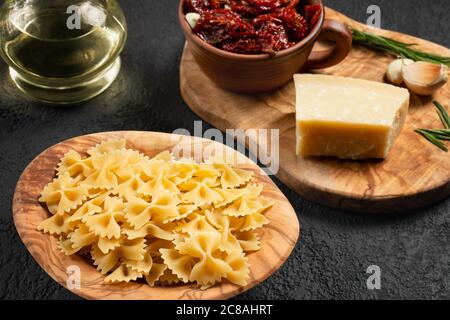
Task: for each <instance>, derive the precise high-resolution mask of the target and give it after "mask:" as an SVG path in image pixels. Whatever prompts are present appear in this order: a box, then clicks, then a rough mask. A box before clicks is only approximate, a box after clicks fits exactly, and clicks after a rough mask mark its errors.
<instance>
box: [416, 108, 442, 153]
mask: <svg viewBox="0 0 450 320" xmlns="http://www.w3.org/2000/svg"><path fill="white" fill-rule="evenodd" d="M433 103H434V105H435V106H436V109H437V113H438V115H439V119H441V122H442V124H443V125H444V128H445V129H418V130H416V132H417V133H418V134H420V135H422V136H423V137H424V138H425V139H427V140H428V141H430V142H431V143H432V144H434V145H435V146H436V147H438V148H439V149H441V150H443V151H445V152H448V148H447V146H446V145H445V144H444V141H450V117H449V115H448V113H447V110H445V108H444V106H442V105H441V104H440V103H439V102H437V101H433Z"/></svg>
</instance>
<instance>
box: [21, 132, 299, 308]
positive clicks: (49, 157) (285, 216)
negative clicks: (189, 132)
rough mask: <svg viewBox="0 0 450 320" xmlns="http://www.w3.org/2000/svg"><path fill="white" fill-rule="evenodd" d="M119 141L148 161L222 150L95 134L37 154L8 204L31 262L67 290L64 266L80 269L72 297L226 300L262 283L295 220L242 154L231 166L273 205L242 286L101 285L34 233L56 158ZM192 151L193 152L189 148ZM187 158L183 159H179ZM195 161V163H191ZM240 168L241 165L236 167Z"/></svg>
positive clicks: (84, 264) (295, 229) (288, 241)
mask: <svg viewBox="0 0 450 320" xmlns="http://www.w3.org/2000/svg"><path fill="white" fill-rule="evenodd" d="M114 139H125V140H126V142H127V148H131V149H134V150H138V151H140V152H142V153H144V154H145V155H147V156H149V157H152V156H155V155H157V154H158V153H160V152H162V151H166V150H169V151H172V150H173V148H174V147H177V149H176V150H199V149H198V148H199V147H201V146H202V147H203V148H204V150H206V148H211V146H213V147H220V148H219V149H215V150H220V149H222V150H224V149H223V148H222V147H224V148H227V147H225V146H224V145H220V146H219V145H218V143H217V142H213V141H211V140H205V139H201V138H193V137H188V136H179V135H173V134H167V133H155V132H139V131H123V132H109V133H97V134H92V135H87V136H81V137H77V138H73V139H70V140H67V141H64V142H61V143H59V144H57V145H55V146H53V147H51V148H49V149H47V150H45V151H44V152H43V153H41V154H40V155H39V156H38V157H37V158H36V159H34V160H33V161H32V162H31V163H30V165H29V166H28V167H27V168H26V169H25V171H24V173H23V174H22V176H21V178H20V180H19V182H18V183H17V187H16V191H15V193H14V201H13V215H14V223H15V225H16V228H17V231H18V233H19V235H20V237H21V239H22V241H23V243H24V244H25V246H26V247H27V248H28V251H29V252H30V253H31V254H32V256H33V257H34V259H35V260H36V261H37V263H38V264H39V265H40V266H41V267H42V268H43V269H44V270H45V271H46V272H47V273H48V274H49V275H50V276H51V277H52V278H53V279H54V280H55V281H57V282H59V283H60V284H61V285H62V286H64V287H66V288H67V287H68V285H67V279H68V273H67V270H69V269H68V268H69V267H70V266H78V267H79V268H80V271H81V273H80V275H81V283H80V288H79V289H77V288H68V289H69V290H71V291H72V292H73V293H75V294H77V295H79V296H81V297H84V298H88V299H121V300H123V299H133V300H135V299H158V300H174V299H183V300H184V299H214V300H217V299H226V298H230V297H232V296H235V295H237V294H240V293H242V292H244V291H246V290H248V289H250V288H252V287H254V286H255V285H257V284H259V283H260V282H262V281H264V280H265V279H266V278H268V277H269V276H270V275H271V274H272V273H274V272H275V271H276V270H277V269H278V268H280V266H281V265H282V264H283V263H284V262H285V261H286V259H287V258H288V257H289V255H290V254H291V252H292V250H293V248H294V247H295V244H296V242H297V240H298V237H299V233H300V226H299V222H298V219H297V215H296V213H295V211H294V209H293V208H292V206H291V205H290V203H289V201H288V200H287V199H286V197H285V196H284V195H283V194H282V193H281V191H280V190H279V189H278V188H277V187H276V185H275V184H274V183H273V182H272V180H271V179H270V178H269V177H268V176H267V175H266V174H265V173H264V171H262V170H261V169H260V168H259V167H258V166H257V165H256V164H255V163H254V162H251V161H249V160H248V159H246V158H244V159H243V158H242V157H244V156H243V155H242V154H240V153H237V152H236V151H234V150H232V149H229V148H228V149H227V150H230V151H231V152H232V153H233V154H235V155H236V156H237V157H238V158H237V159H239V157H241V158H240V159H243V160H247V161H240V162H239V164H238V165H237V167H239V168H242V169H246V170H251V171H253V172H254V181H255V182H256V183H258V184H262V185H263V186H264V190H263V195H264V196H266V197H269V198H271V199H272V200H274V202H275V205H274V206H273V207H272V208H271V209H270V210H268V211H267V213H265V215H266V217H267V218H268V219H269V220H270V223H269V224H268V225H266V226H265V227H263V228H261V230H260V231H259V232H260V234H259V235H260V238H261V240H260V241H261V249H260V250H259V251H257V252H254V253H250V254H249V255H247V257H248V259H249V265H250V279H249V282H248V285H247V286H246V287H239V286H237V285H234V284H231V283H229V282H226V281H224V282H222V283H221V284H220V285H217V286H214V287H212V288H209V289H207V290H200V289H198V288H196V287H195V286H194V285H178V286H173V287H150V286H148V285H147V284H146V283H136V282H134V283H125V284H106V283H104V282H103V280H104V278H105V276H104V275H102V274H101V273H100V271H97V270H96V268H95V267H94V266H93V265H92V262H89V261H87V260H85V259H83V258H82V257H80V256H78V255H73V256H65V255H64V254H63V253H62V252H61V251H59V249H58V247H57V238H56V237H53V236H50V235H48V234H44V233H42V232H41V231H38V230H37V226H38V224H39V223H40V222H42V221H43V220H45V219H46V218H48V217H49V216H50V214H49V213H48V211H47V209H46V208H45V207H44V206H42V205H41V204H40V203H39V202H38V198H39V195H40V192H41V191H42V189H43V188H44V186H45V185H47V184H48V183H49V182H51V181H52V179H53V177H54V176H55V174H56V171H55V170H56V165H57V164H58V162H59V160H60V158H61V157H62V156H63V155H64V154H66V153H67V152H68V151H70V150H75V151H77V152H78V153H80V154H81V155H83V156H85V155H86V151H87V150H88V149H89V148H91V147H93V146H95V145H97V144H98V143H100V142H102V141H106V140H114ZM192 148H193V149H192ZM182 156H189V154H185V153H184V154H182ZM197 160H201V159H197ZM241 163H245V164H241ZM69 283H70V282H69Z"/></svg>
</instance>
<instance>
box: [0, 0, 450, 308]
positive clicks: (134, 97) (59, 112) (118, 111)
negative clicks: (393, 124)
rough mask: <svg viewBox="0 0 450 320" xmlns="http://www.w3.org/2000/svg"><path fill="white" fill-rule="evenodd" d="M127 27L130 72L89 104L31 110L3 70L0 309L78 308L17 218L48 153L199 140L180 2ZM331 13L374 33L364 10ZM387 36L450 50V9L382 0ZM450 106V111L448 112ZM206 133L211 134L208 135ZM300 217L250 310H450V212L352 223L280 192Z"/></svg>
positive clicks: (130, 8) (152, 1)
mask: <svg viewBox="0 0 450 320" xmlns="http://www.w3.org/2000/svg"><path fill="white" fill-rule="evenodd" d="M121 3H122V5H123V7H124V10H125V12H126V16H127V18H128V23H129V31H130V33H129V41H128V43H127V46H126V49H125V51H124V53H123V55H122V58H123V69H122V72H121V74H120V76H119V78H118V80H117V81H116V82H115V83H114V84H113V86H112V88H111V89H110V90H108V91H107V92H106V93H105V94H103V95H102V96H100V97H98V98H96V99H94V100H92V101H90V102H88V103H84V104H80V105H76V106H72V107H66V108H54V107H49V106H45V105H42V104H39V103H35V102H32V101H30V100H29V99H28V98H27V97H25V96H24V95H22V94H21V93H20V92H18V90H17V89H16V88H15V87H14V86H13V85H12V83H11V81H10V80H9V78H8V76H7V72H6V71H7V68H6V66H5V64H4V63H3V62H2V63H0V150H1V152H0V190H2V192H0V253H1V254H0V298H1V299H15V298H16V299H17V298H18V299H77V297H76V296H75V295H73V294H72V293H70V292H69V291H67V290H65V289H64V288H62V287H60V286H59V285H58V284H56V283H55V282H53V281H52V280H51V279H50V278H49V277H48V276H47V275H46V273H45V272H44V271H42V270H41V269H40V268H39V266H38V265H37V264H36V263H35V262H34V260H33V259H32V258H31V257H30V255H29V254H28V252H27V250H26V249H25V247H24V246H23V244H22V243H21V241H20V239H19V237H18V235H17V233H16V231H15V228H14V225H13V222H12V213H11V201H12V194H13V192H14V187H15V184H16V182H17V180H18V178H19V176H20V173H21V172H22V170H23V169H24V168H25V167H26V165H27V164H28V163H29V162H30V161H31V160H32V159H33V158H34V157H35V156H36V155H38V154H39V153H40V152H41V151H42V150H44V149H45V148H47V147H49V146H51V145H53V144H55V143H57V142H59V141H61V140H63V139H67V138H70V137H73V136H78V135H82V134H86V133H92V132H99V131H106V130H108V131H109V130H151V131H164V132H172V131H173V130H175V129H177V128H187V129H189V130H193V123H194V121H195V120H199V119H198V118H197V117H196V116H195V115H194V114H193V113H192V112H191V111H190V110H189V109H188V108H187V106H186V105H185V104H184V102H183V101H182V99H181V97H180V93H179V88H178V86H179V84H178V76H179V74H178V63H179V59H180V54H181V50H182V47H183V42H184V40H183V37H182V34H181V32H180V30H179V28H178V25H177V16H176V6H177V1H176V0H164V1H161V0H133V1H131V0H124V1H121ZM327 4H328V5H329V6H331V7H334V8H337V9H339V10H340V11H342V12H344V13H346V14H348V15H350V16H352V17H354V18H356V19H358V20H361V21H364V20H365V19H366V17H367V15H366V9H367V6H368V5H370V4H373V2H372V1H366V0H352V1H350V0H346V1H342V0H333V1H331V0H329V1H327ZM376 4H378V5H379V6H380V7H381V9H382V23H383V28H386V29H394V30H398V31H402V32H404V33H410V34H414V35H417V36H420V37H422V38H425V39H429V40H433V41H435V42H438V43H441V44H443V45H445V46H447V47H450V38H449V32H450V28H449V27H448V20H449V18H450V16H449V12H450V2H449V1H448V0H435V1H420V0H409V1H404V0H378V1H377V3H376ZM443 102H444V103H449V101H443ZM204 128H205V129H207V128H208V126H207V125H206V124H204ZM277 183H278V185H279V186H280V188H281V189H282V191H283V192H285V194H286V196H287V197H288V198H289V200H290V201H291V203H292V204H293V206H294V207H295V209H296V211H297V213H298V216H299V218H300V221H301V224H302V235H301V239H300V241H299V243H298V245H297V247H296V249H295V251H294V252H293V254H292V256H291V257H290V259H289V261H288V262H287V263H286V264H285V265H284V266H283V267H282V268H281V270H279V271H278V272H277V273H276V274H274V275H273V276H272V277H271V278H270V279H268V280H267V281H266V282H264V283H263V284H261V285H260V286H258V287H256V288H254V289H253V290H251V291H249V292H247V293H245V294H243V295H242V296H240V298H243V299H311V298H332V299H349V298H363V299H370V298H424V299H430V298H435V299H438V298H450V274H449V273H450V256H449V249H450V200H447V201H445V202H443V203H441V204H439V205H436V206H434V207H432V208H429V209H427V210H423V211H419V212H410V213H404V214H401V215H392V214H389V213H387V214H386V215H381V216H370V215H364V214H359V215H358V214H350V213H346V212H339V211H335V210H331V209H327V208H324V207H321V206H319V205H316V204H312V203H309V202H307V201H304V200H303V199H301V198H300V197H299V196H297V195H296V194H295V193H294V192H292V191H290V190H289V189H288V188H286V187H284V186H283V185H282V184H281V183H279V182H278V181H277ZM371 264H376V265H379V266H380V267H381V268H382V289H381V290H379V291H369V290H368V289H367V288H366V278H367V275H366V273H365V271H366V268H367V267H368V266H369V265H371Z"/></svg>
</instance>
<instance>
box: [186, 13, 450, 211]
mask: <svg viewBox="0 0 450 320" xmlns="http://www.w3.org/2000/svg"><path fill="white" fill-rule="evenodd" d="M326 16H327V18H332V19H337V20H340V21H343V22H345V23H346V24H348V25H350V26H352V27H356V28H359V29H364V30H367V26H365V25H363V24H360V23H358V22H355V21H353V20H351V19H349V18H348V17H345V16H344V15H342V14H340V13H338V12H336V11H334V10H332V9H328V8H327V12H326ZM369 31H371V32H376V33H379V34H380V35H384V36H388V37H392V38H394V39H397V40H400V41H404V42H407V43H417V44H418V45H419V47H420V48H421V49H423V50H427V51H431V52H435V53H438V54H442V55H446V56H450V50H448V49H447V48H444V47H442V46H439V45H437V44H434V43H431V42H428V41H425V40H422V39H418V38H414V37H411V36H407V35H404V34H399V33H395V32H391V31H385V30H369ZM392 59H393V58H392V57H390V56H388V55H384V54H382V53H379V52H375V51H371V50H367V49H365V48H362V47H359V46H355V47H354V49H353V50H352V52H351V54H350V55H349V56H348V57H347V58H346V60H344V61H343V62H342V63H340V64H339V65H338V66H335V67H333V68H329V69H325V70H321V71H319V72H320V73H324V74H330V75H340V76H348V77H354V78H362V79H368V80H374V81H380V82H383V80H384V73H385V71H386V67H387V65H388V64H389V63H390V62H391V61H392ZM180 84H181V93H182V95H183V98H184V100H185V101H186V103H187V104H188V105H189V107H190V108H191V109H192V110H193V111H194V112H195V113H197V114H198V115H199V116H200V117H201V118H203V119H204V120H206V121H207V122H209V123H210V124H212V125H214V126H216V127H217V128H219V129H221V130H225V129H231V128H241V129H249V128H252V129H260V128H264V129H271V128H276V129H279V130H280V167H281V168H280V171H279V172H278V177H279V178H280V179H281V180H282V181H283V182H284V183H285V184H287V185H288V186H289V187H290V188H292V189H293V190H295V191H296V192H298V193H299V194H300V195H301V196H303V197H304V198H306V199H309V200H311V201H314V202H317V203H320V204H324V205H328V206H331V207H334V208H339V209H345V210H351V211H360V212H372V213H383V212H394V211H403V210H411V209H416V208H421V207H424V206H427V205H430V204H432V203H435V202H437V201H439V200H442V199H444V198H446V197H448V196H450V153H444V152H442V151H441V150H439V149H438V148H436V147H435V146H433V145H432V144H430V143H429V142H427V141H425V140H424V139H422V138H421V137H419V136H418V135H417V134H416V133H414V130H415V129H417V128H440V127H441V126H442V124H441V123H440V121H439V118H438V116H437V114H436V112H435V109H434V107H433V105H432V100H433V99H436V100H438V101H440V102H441V103H443V104H445V105H450V86H449V85H447V86H446V87H445V88H443V89H442V90H440V91H439V93H437V94H436V96H435V97H433V98H431V97H419V96H416V95H413V96H412V98H411V108H410V113H409V118H408V120H407V123H406V125H405V128H404V130H403V132H402V134H401V136H400V137H399V139H398V140H397V143H396V144H395V147H394V148H393V150H392V152H391V153H390V155H389V158H388V159H386V160H385V161H360V162H355V161H342V160H337V159H331V158H328V159H323V158H322V159H321V158H301V157H297V156H296V154H295V88H294V84H293V82H291V83H289V84H287V85H286V86H285V87H284V88H281V89H280V90H278V91H276V92H273V93H270V94H264V95H239V94H234V93H231V92H227V91H225V90H222V89H220V88H218V87H216V86H215V85H214V84H213V83H212V82H211V81H209V80H208V78H207V77H206V76H205V75H204V74H203V73H202V72H201V70H200V69H199V67H198V66H197V64H196V63H195V61H194V60H193V57H192V55H191V53H190V51H189V48H188V47H186V48H185V50H184V53H183V57H182V61H181V67H180ZM241 142H242V141H241Z"/></svg>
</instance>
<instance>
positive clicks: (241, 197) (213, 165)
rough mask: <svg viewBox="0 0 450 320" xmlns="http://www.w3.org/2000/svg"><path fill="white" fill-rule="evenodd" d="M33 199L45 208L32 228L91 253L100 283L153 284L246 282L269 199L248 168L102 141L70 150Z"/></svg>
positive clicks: (73, 250) (63, 246)
mask: <svg viewBox="0 0 450 320" xmlns="http://www.w3.org/2000/svg"><path fill="white" fill-rule="evenodd" d="M56 172H57V174H56V178H55V179H54V180H53V181H52V182H51V183H49V184H48V185H47V186H46V187H45V188H44V189H43V190H42V193H41V197H40V198H39V201H40V202H41V203H43V204H44V205H46V207H47V208H48V211H49V213H50V214H51V216H50V217H49V218H48V219H46V220H44V221H42V222H41V224H40V225H39V226H38V230H40V231H42V232H45V233H48V234H51V235H53V236H57V237H58V239H59V240H58V241H59V242H58V246H59V249H60V250H61V251H62V252H63V253H64V254H66V255H73V254H83V255H87V256H88V257H90V258H91V260H92V263H93V265H94V266H95V267H96V268H97V270H98V271H99V272H100V273H102V274H104V275H105V280H104V281H105V283H110V284H114V283H122V282H130V281H144V282H147V283H148V285H150V286H157V285H160V286H172V285H177V284H180V283H193V284H195V285H197V286H198V287H199V288H202V289H206V288H209V287H211V286H214V285H216V284H218V283H220V282H222V281H225V280H226V281H229V282H231V283H234V284H236V285H240V286H245V285H246V284H247V281H248V280H249V273H250V271H249V263H248V258H247V254H249V253H251V252H254V251H258V250H259V249H260V239H259V237H258V234H257V230H258V229H259V228H262V227H264V226H265V225H266V224H268V223H269V220H268V219H267V218H266V216H265V212H266V211H267V210H268V209H270V208H271V207H272V206H273V204H274V203H273V201H272V200H270V199H268V198H266V197H263V196H262V195H261V194H262V191H263V187H262V186H261V185H257V184H255V183H254V182H252V179H253V174H252V172H250V171H246V170H242V169H238V168H235V167H233V166H232V165H229V164H226V162H223V161H218V160H217V159H216V160H214V159H213V158H211V159H209V160H208V161H206V162H205V163H196V162H194V161H192V160H187V159H183V160H174V159H173V156H172V154H170V153H169V152H163V153H161V154H159V155H157V156H156V157H154V158H149V157H147V156H145V155H143V154H141V153H139V152H138V151H134V150H130V149H127V148H126V142H125V141H123V140H114V141H105V142H102V143H101V144H99V145H97V146H95V147H93V148H91V149H89V150H87V156H86V157H83V156H82V155H80V154H79V153H77V152H75V151H70V152H68V153H67V154H66V155H65V156H64V157H63V158H62V159H61V161H60V163H59V164H58V166H57V168H56Z"/></svg>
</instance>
